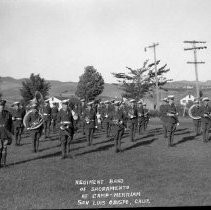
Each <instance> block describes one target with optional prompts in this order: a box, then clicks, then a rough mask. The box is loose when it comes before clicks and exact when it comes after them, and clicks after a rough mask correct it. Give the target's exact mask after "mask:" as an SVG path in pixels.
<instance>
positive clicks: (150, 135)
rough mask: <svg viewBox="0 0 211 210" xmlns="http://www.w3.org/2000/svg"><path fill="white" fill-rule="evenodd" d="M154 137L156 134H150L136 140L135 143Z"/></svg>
mask: <svg viewBox="0 0 211 210" xmlns="http://www.w3.org/2000/svg"><path fill="white" fill-rule="evenodd" d="M152 136H155V134H148V135H146V136H142V137H140V138H137V139H136V140H135V142H137V141H139V140H142V139H146V138H148V137H152Z"/></svg>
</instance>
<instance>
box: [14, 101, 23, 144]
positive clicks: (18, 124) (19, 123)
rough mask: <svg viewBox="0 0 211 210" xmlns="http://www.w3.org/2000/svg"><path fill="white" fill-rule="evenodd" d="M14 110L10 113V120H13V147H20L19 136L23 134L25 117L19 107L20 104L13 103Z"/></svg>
mask: <svg viewBox="0 0 211 210" xmlns="http://www.w3.org/2000/svg"><path fill="white" fill-rule="evenodd" d="M12 107H14V110H13V111H12V120H13V128H14V136H15V145H16V146H20V141H21V135H22V132H23V127H24V125H23V118H24V115H25V111H24V109H23V108H21V107H20V102H14V103H13V104H12Z"/></svg>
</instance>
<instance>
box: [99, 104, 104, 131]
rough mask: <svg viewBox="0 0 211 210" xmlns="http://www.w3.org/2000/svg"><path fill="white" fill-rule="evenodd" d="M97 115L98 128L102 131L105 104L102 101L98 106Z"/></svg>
mask: <svg viewBox="0 0 211 210" xmlns="http://www.w3.org/2000/svg"><path fill="white" fill-rule="evenodd" d="M98 113H99V115H100V120H99V121H100V127H101V129H103V122H104V120H105V104H104V102H103V101H101V102H100V104H99V108H98Z"/></svg>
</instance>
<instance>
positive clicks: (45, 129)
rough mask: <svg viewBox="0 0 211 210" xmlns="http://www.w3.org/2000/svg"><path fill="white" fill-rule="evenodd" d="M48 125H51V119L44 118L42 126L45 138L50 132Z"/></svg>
mask: <svg viewBox="0 0 211 210" xmlns="http://www.w3.org/2000/svg"><path fill="white" fill-rule="evenodd" d="M50 125H51V120H46V121H44V123H43V126H44V136H45V138H46V137H48V136H49V133H50Z"/></svg>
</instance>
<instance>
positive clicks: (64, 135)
mask: <svg viewBox="0 0 211 210" xmlns="http://www.w3.org/2000/svg"><path fill="white" fill-rule="evenodd" d="M57 124H58V125H59V128H60V129H59V136H60V141H61V151H62V157H61V158H62V159H64V158H66V157H67V154H70V143H71V141H72V140H73V136H74V119H73V116H72V113H71V110H70V109H69V108H68V100H63V101H62V109H60V111H59V113H58V116H57Z"/></svg>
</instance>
